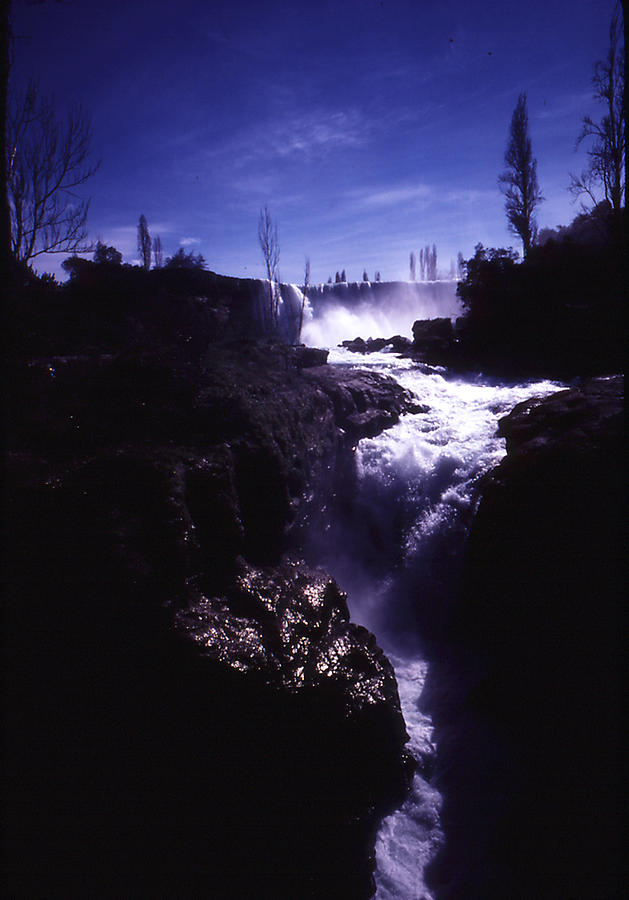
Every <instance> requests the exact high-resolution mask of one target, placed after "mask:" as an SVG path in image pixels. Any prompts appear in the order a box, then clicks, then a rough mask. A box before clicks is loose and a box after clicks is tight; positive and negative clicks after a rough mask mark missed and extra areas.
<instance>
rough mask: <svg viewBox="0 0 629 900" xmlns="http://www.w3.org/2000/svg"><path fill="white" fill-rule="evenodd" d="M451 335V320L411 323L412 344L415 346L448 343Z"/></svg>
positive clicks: (419, 320)
mask: <svg viewBox="0 0 629 900" xmlns="http://www.w3.org/2000/svg"><path fill="white" fill-rule="evenodd" d="M452 335H453V328H452V320H451V319H446V318H441V319H418V320H417V321H416V322H414V323H413V343H414V344H415V345H421V344H423V343H425V342H429V343H432V342H439V341H449V340H451V338H452Z"/></svg>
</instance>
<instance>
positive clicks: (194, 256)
mask: <svg viewBox="0 0 629 900" xmlns="http://www.w3.org/2000/svg"><path fill="white" fill-rule="evenodd" d="M164 268H166V269H205V259H204V258H203V256H202V255H201V254H200V253H194V251H192V250H191V251H190V252H189V253H186V251H185V250H184V249H183V247H180V248H179V250H177V252H176V253H175V254H174V255H173V256H169V257H168V259H167V260H166V265H165V266H164Z"/></svg>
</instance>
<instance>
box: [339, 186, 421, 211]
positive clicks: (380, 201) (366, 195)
mask: <svg viewBox="0 0 629 900" xmlns="http://www.w3.org/2000/svg"><path fill="white" fill-rule="evenodd" d="M431 195H432V190H431V188H430V187H428V185H425V184H419V185H407V186H402V187H394V188H385V189H383V190H379V191H371V190H369V191H367V192H362V193H359V194H358V195H357V196H356V194H355V195H354V200H355V202H356V203H357V204H358V205H360V206H366V207H384V206H395V205H399V204H400V203H413V202H414V201H416V200H425V199H427V198H429V197H430V196H431Z"/></svg>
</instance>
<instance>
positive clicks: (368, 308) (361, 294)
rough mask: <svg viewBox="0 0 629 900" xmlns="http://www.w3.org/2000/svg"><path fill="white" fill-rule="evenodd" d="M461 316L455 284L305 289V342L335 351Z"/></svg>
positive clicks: (361, 284) (372, 284)
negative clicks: (354, 341) (346, 343)
mask: <svg viewBox="0 0 629 900" xmlns="http://www.w3.org/2000/svg"><path fill="white" fill-rule="evenodd" d="M460 314H461V303H460V300H459V299H458V297H457V296H456V281H382V282H380V281H377V282H366V281H362V282H351V283H349V284H347V283H340V284H321V285H314V286H313V287H311V288H309V289H308V312H307V318H306V321H305V324H304V329H303V339H304V340H305V342H306V343H308V344H311V345H313V346H318V347H334V346H336V345H337V344H340V342H341V341H342V340H346V339H347V340H351V339H352V338H355V337H362V338H368V337H373V338H375V337H384V338H389V337H392V336H393V335H396V334H401V335H404V336H406V337H410V336H411V326H412V324H413V322H414V321H415V319H434V318H438V317H450V318H454V317H456V316H459V315H460Z"/></svg>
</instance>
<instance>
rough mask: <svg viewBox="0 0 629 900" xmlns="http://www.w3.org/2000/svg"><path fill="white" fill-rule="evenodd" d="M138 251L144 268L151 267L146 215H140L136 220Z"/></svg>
mask: <svg viewBox="0 0 629 900" xmlns="http://www.w3.org/2000/svg"><path fill="white" fill-rule="evenodd" d="M138 253H139V254H140V259H141V261H142V265H143V266H144V268H145V269H150V268H151V235H150V234H149V226H148V222H147V221H146V216H145V215H141V216H140V221H139V222H138Z"/></svg>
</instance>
